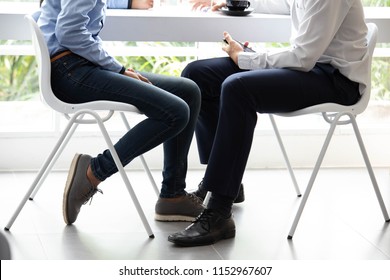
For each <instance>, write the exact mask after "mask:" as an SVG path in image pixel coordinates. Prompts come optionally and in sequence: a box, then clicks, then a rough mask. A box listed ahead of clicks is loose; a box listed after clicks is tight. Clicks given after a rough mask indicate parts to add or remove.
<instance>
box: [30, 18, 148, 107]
mask: <svg viewBox="0 0 390 280" xmlns="http://www.w3.org/2000/svg"><path fill="white" fill-rule="evenodd" d="M25 18H26V20H27V21H28V23H29V26H30V29H31V34H32V42H33V46H34V50H35V55H36V59H37V64H38V76H39V88H40V92H41V97H42V99H43V101H44V103H46V104H47V105H48V106H50V107H51V108H52V109H54V110H55V111H57V112H60V113H64V114H72V113H75V112H76V111H78V110H81V109H90V110H112V111H114V110H116V111H125V112H135V113H138V114H140V113H141V112H140V111H139V110H138V109H137V108H136V107H135V106H133V105H130V104H126V103H120V102H112V101H104V100H102V101H93V102H86V103H80V104H71V103H66V102H63V101H61V100H60V99H58V98H57V97H56V96H55V94H54V93H53V91H52V88H51V80H50V77H51V62H50V55H49V50H48V48H47V45H46V41H45V38H44V36H43V34H42V32H41V30H40V28H39V26H38V24H37V23H36V22H35V20H34V18H33V17H32V16H31V15H26V16H25Z"/></svg>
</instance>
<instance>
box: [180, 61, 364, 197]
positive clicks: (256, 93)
mask: <svg viewBox="0 0 390 280" xmlns="http://www.w3.org/2000/svg"><path fill="white" fill-rule="evenodd" d="M182 76H183V77H187V78H189V79H191V80H193V81H195V82H196V83H197V85H198V86H199V88H200V90H201V93H202V106H201V110H200V114H199V120H198V123H197V126H196V129H195V134H196V139H197V143H198V149H199V155H200V160H201V163H203V164H208V165H207V169H206V173H205V177H204V180H203V185H204V186H205V187H206V188H207V189H208V190H210V191H212V192H215V193H218V194H220V195H224V196H228V197H230V198H232V200H233V199H234V198H235V197H236V196H237V194H238V190H239V186H240V183H241V180H242V177H243V174H244V171H245V167H246V163H247V160H248V156H249V152H250V149H251V145H252V138H253V132H254V129H255V127H256V123H257V113H278V112H279V113H281V112H289V111H295V110H298V109H302V108H305V107H309V106H312V105H315V104H321V103H326V102H335V103H339V104H343V105H351V104H355V103H356V102H357V101H358V100H359V98H360V93H359V84H358V83H355V82H352V81H350V80H349V79H347V78H346V77H344V76H343V75H341V74H340V72H339V71H338V70H337V69H335V68H333V67H332V66H331V65H329V64H317V65H316V66H315V67H314V68H313V69H312V71H310V72H301V71H294V70H289V69H259V70H253V71H246V70H241V69H239V68H238V67H237V65H236V64H235V63H234V62H233V61H232V60H231V59H230V58H228V57H224V58H213V59H206V60H199V61H194V62H192V63H190V64H189V65H188V66H187V67H186V68H185V69H184V70H183V73H182Z"/></svg>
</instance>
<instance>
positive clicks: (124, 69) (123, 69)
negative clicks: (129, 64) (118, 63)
mask: <svg viewBox="0 0 390 280" xmlns="http://www.w3.org/2000/svg"><path fill="white" fill-rule="evenodd" d="M125 71H126V67H125V66H122V69H121V71H119V74H123V73H125Z"/></svg>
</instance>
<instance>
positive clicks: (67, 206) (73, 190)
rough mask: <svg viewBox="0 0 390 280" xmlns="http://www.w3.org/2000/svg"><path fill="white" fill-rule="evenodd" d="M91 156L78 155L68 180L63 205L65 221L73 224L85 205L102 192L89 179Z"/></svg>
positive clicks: (73, 162) (71, 167)
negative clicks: (88, 170) (88, 171)
mask: <svg viewBox="0 0 390 280" xmlns="http://www.w3.org/2000/svg"><path fill="white" fill-rule="evenodd" d="M91 158H92V157H91V156H89V155H81V154H76V155H75V156H74V158H73V161H72V164H71V166H70V170H69V173H68V178H67V180H66V185H65V190H64V198H63V204H62V210H63V216H64V221H65V223H66V224H68V225H70V224H73V223H74V222H75V221H76V219H77V216H78V214H79V212H80V208H81V206H82V205H83V204H86V203H87V202H88V201H89V200H90V199H91V198H92V196H93V195H94V194H95V193H96V192H100V193H102V191H101V190H99V189H98V188H95V187H93V186H92V185H91V183H90V182H89V180H88V178H87V169H88V166H89V164H90V162H91Z"/></svg>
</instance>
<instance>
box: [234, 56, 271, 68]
mask: <svg viewBox="0 0 390 280" xmlns="http://www.w3.org/2000/svg"><path fill="white" fill-rule="evenodd" d="M238 67H240V69H245V70H251V69H257V68H265V67H266V64H265V59H264V54H262V53H252V52H241V53H240V54H239V55H238Z"/></svg>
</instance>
